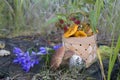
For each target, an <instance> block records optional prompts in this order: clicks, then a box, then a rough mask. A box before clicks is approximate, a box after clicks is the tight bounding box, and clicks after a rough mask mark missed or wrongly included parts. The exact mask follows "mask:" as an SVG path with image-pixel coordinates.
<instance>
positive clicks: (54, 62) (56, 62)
mask: <svg viewBox="0 0 120 80" xmlns="http://www.w3.org/2000/svg"><path fill="white" fill-rule="evenodd" d="M64 53H65V48H64V47H63V46H62V47H60V48H59V49H57V50H56V52H55V54H54V55H53V56H52V59H51V63H50V65H51V68H52V69H54V70H56V69H57V68H58V67H59V66H60V64H61V62H62V59H63V56H64Z"/></svg>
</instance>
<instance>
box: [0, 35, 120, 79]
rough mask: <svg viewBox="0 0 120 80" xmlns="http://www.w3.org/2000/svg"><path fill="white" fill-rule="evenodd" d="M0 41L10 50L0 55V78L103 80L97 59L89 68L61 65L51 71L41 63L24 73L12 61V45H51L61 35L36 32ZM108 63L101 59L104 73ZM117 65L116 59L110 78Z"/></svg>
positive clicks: (59, 39) (117, 67) (26, 46)
mask: <svg viewBox="0 0 120 80" xmlns="http://www.w3.org/2000/svg"><path fill="white" fill-rule="evenodd" d="M0 41H2V42H4V43H5V45H6V46H5V48H4V49H6V50H9V51H10V52H11V54H10V55H9V56H4V57H0V80H103V77H102V74H101V70H100V64H99V61H98V60H97V61H96V62H95V63H94V64H93V65H91V66H90V67H89V68H87V69H82V70H81V71H78V72H74V71H73V72H71V71H69V69H68V68H63V67H62V68H60V69H58V70H56V71H53V70H50V69H49V68H46V67H41V64H38V65H35V66H34V67H33V68H31V70H30V71H29V72H28V73H26V72H25V71H23V70H22V68H21V66H20V65H18V64H14V63H13V59H14V57H15V56H14V54H12V50H13V47H15V46H19V47H20V48H22V49H24V50H26V49H27V48H29V47H31V46H34V47H36V48H39V47H40V46H52V45H53V44H57V43H61V37H59V36H57V35H54V34H52V35H47V36H43V35H40V34H36V35H31V36H19V37H13V38H0ZM98 44H99V43H98ZM102 45H103V44H102ZM108 63H109V60H108V59H105V60H104V61H103V65H104V70H105V74H106V75H107V69H108ZM119 67H120V63H119V62H118V61H116V64H115V66H114V69H113V72H112V75H111V80H116V78H117V74H118V72H119Z"/></svg>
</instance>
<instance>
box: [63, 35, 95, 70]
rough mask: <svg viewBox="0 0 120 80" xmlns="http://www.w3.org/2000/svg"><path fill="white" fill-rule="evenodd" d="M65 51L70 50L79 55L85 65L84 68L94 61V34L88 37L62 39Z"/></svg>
mask: <svg viewBox="0 0 120 80" xmlns="http://www.w3.org/2000/svg"><path fill="white" fill-rule="evenodd" d="M63 44H64V47H65V50H66V51H67V50H72V51H74V52H75V54H77V55H79V56H80V57H81V58H82V59H83V60H84V61H85V64H86V68H87V67H89V66H90V65H91V64H92V63H94V62H95V61H96V57H97V45H96V34H95V35H92V36H90V37H70V38H64V37H63Z"/></svg>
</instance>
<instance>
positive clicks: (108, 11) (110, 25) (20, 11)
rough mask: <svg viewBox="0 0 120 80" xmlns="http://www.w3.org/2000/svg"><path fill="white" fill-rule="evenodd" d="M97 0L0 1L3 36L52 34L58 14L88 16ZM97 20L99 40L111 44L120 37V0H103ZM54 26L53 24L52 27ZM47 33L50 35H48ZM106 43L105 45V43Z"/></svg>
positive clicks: (0, 34)
mask: <svg viewBox="0 0 120 80" xmlns="http://www.w3.org/2000/svg"><path fill="white" fill-rule="evenodd" d="M95 1H96V0H0V36H1V37H13V36H20V35H30V34H36V33H50V32H51V30H52V29H53V27H54V23H51V22H54V21H56V19H55V16H56V14H62V13H66V14H68V15H69V14H70V13H73V12H79V11H84V12H87V13H89V12H90V11H91V9H93V7H94V6H96V5H94V4H95ZM103 1H104V7H103V8H102V11H101V12H100V18H98V24H97V28H98V30H99V34H98V35H99V37H98V40H99V41H100V42H101V41H102V40H105V41H110V40H111V38H112V36H113V35H114V37H115V39H117V37H118V35H119V34H120V30H119V29H120V23H119V22H120V18H119V17H120V9H119V4H120V0H103ZM50 23H51V24H50ZM46 31H47V32H46ZM105 41H104V42H105Z"/></svg>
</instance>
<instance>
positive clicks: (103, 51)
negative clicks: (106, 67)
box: [99, 46, 112, 60]
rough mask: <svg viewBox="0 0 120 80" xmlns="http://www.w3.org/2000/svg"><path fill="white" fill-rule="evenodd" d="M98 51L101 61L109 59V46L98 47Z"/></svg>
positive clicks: (110, 50)
mask: <svg viewBox="0 0 120 80" xmlns="http://www.w3.org/2000/svg"><path fill="white" fill-rule="evenodd" d="M99 51H100V55H101V58H102V60H103V59H106V58H109V57H110V54H111V52H112V49H111V47H109V46H100V47H99Z"/></svg>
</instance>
